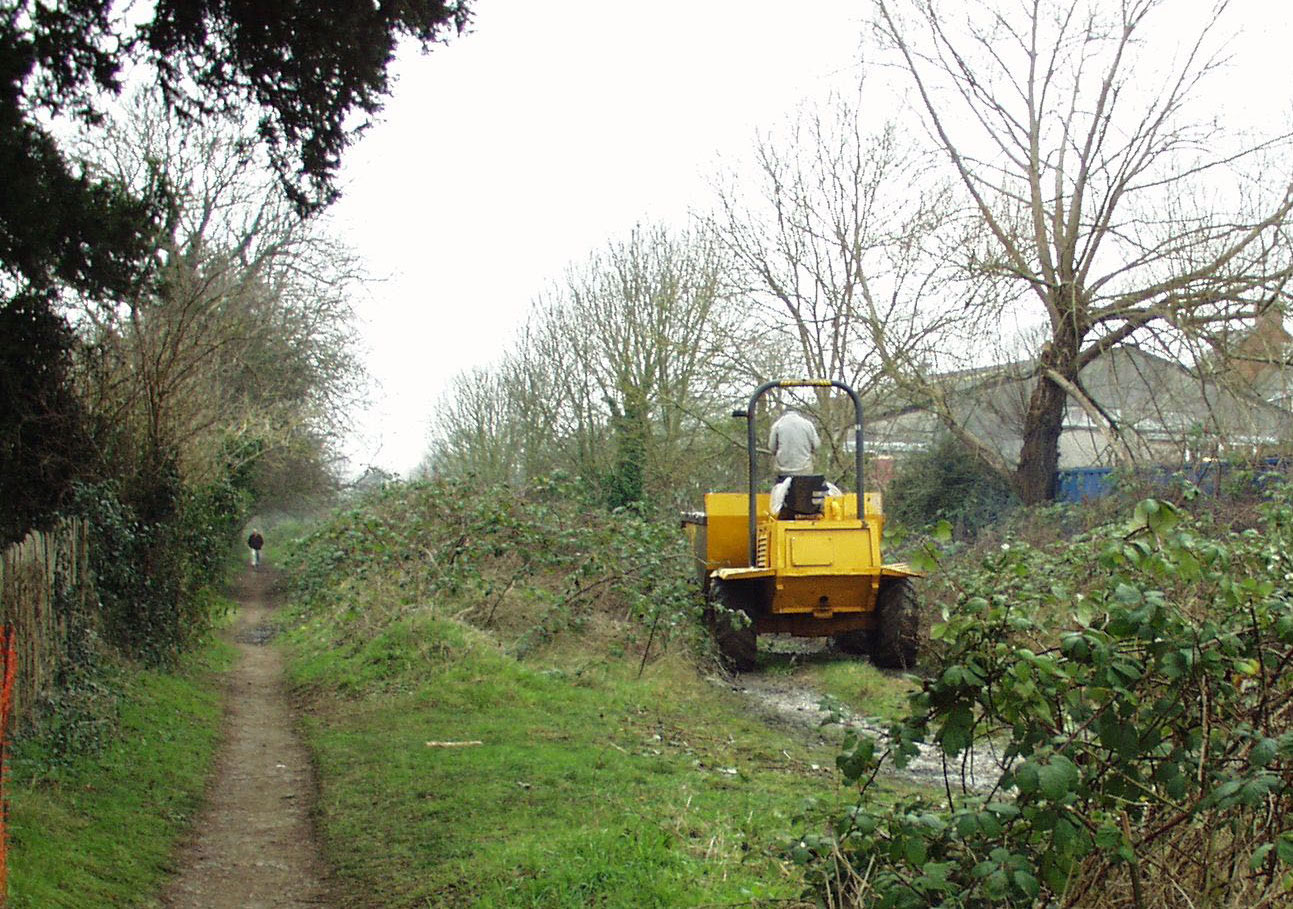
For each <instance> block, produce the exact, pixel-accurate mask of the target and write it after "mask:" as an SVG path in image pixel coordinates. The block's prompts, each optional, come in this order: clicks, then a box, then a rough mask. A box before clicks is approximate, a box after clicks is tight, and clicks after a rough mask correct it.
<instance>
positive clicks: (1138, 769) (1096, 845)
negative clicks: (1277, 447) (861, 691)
mask: <svg viewBox="0 0 1293 909" xmlns="http://www.w3.org/2000/svg"><path fill="white" fill-rule="evenodd" d="M1262 511H1263V515H1264V518H1265V521H1266V525H1265V528H1264V531H1265V532H1264V533H1260V534H1258V533H1235V534H1226V535H1221V536H1217V537H1213V536H1209V535H1204V534H1200V533H1199V532H1198V530H1199V528H1198V527H1197V526H1196V525H1195V524H1194V523H1193V522H1192V521H1190V520H1189V519H1187V518H1186V517H1185V516H1184V515H1183V514H1182V513H1181V512H1180V511H1179V510H1178V509H1177V508H1175V507H1173V506H1170V505H1167V504H1166V503H1162V502H1158V501H1155V500H1147V501H1145V502H1142V503H1141V504H1140V505H1139V506H1137V508H1136V510H1135V514H1134V516H1133V519H1132V520H1131V522H1129V523H1127V524H1123V525H1119V526H1111V527H1106V528H1104V529H1102V530H1101V531H1098V532H1095V533H1092V534H1090V535H1087V536H1084V537H1080V538H1078V539H1076V540H1074V541H1071V542H1070V543H1069V544H1068V545H1067V546H1066V547H1064V548H1062V549H1059V550H1057V551H1056V552H1054V553H1048V552H1043V551H1040V550H1037V549H1035V548H1033V547H1029V546H1026V545H1012V544H1010V543H1004V544H1002V546H1001V547H1000V549H999V550H998V551H997V552H996V553H995V554H993V555H991V556H989V557H987V558H985V559H984V560H983V561H982V562H980V563H979V564H978V565H977V566H976V567H975V568H974V569H973V570H970V571H966V572H964V576H963V578H962V579H961V588H962V591H961V596H960V600H959V603H958V605H957V607H956V608H955V609H953V610H951V611H949V614H948V615H947V616H946V621H945V622H944V623H943V624H942V625H941V626H938V627H936V628H935V629H934V632H933V635H934V637H935V638H937V639H938V640H939V641H940V642H941V643H942V645H943V647H944V648H945V650H944V653H943V655H942V658H941V660H940V661H939V664H938V666H937V667H936V668H935V669H934V671H933V674H932V675H931V677H930V678H928V679H927V680H926V681H925V682H924V684H923V687H922V690H921V691H920V692H918V693H917V694H915V695H913V697H912V699H911V702H910V706H911V712H910V715H909V716H908V717H907V718H906V719H905V720H904V721H902V722H900V723H898V724H896V725H895V726H894V728H893V729H892V730H891V736H892V738H891V746H890V750H891V752H892V754H893V757H894V758H895V759H896V761H897V763H898V764H900V765H901V764H903V763H905V762H906V761H907V760H909V759H910V758H911V757H912V756H913V755H914V754H915V753H916V751H917V746H918V745H919V744H921V743H928V745H930V746H933V747H936V748H937V749H939V750H940V751H941V753H942V754H943V755H944V756H945V758H946V761H947V764H946V765H945V766H947V767H948V768H949V772H948V775H947V780H946V789H945V796H944V798H941V799H937V800H935V799H932V798H929V797H916V798H912V799H908V800H906V801H903V802H901V803H899V804H897V805H896V806H894V807H892V808H884V809H881V808H876V807H874V806H872V805H871V804H870V802H869V800H868V798H867V791H868V789H869V788H870V786H871V781H872V780H873V779H874V775H875V773H876V770H877V768H878V766H879V762H880V761H881V759H882V757H883V755H882V753H881V750H880V747H879V746H878V744H877V743H876V741H875V740H874V739H872V738H870V737H867V736H853V737H852V738H851V739H850V740H849V741H848V742H847V744H846V747H845V750H844V752H843V753H842V754H841V755H840V757H839V759H838V763H839V767H840V769H841V771H842V772H843V774H844V776H845V778H846V779H847V780H849V781H851V782H854V783H857V784H858V787H859V792H860V796H861V797H860V799H859V801H858V804H857V805H856V806H855V807H854V808H853V810H851V811H850V812H849V813H848V814H847V815H845V816H844V817H841V818H838V819H836V820H835V821H834V823H833V825H832V828H831V831H830V834H829V835H828V836H826V837H820V836H819V837H817V838H816V839H812V838H807V839H804V840H803V841H802V843H801V846H800V852H799V854H798V857H799V859H800V860H801V861H803V862H804V863H805V864H808V865H809V866H810V867H811V869H812V873H813V875H814V876H815V877H814V879H815V881H816V885H817V887H818V890H819V894H822V895H824V894H828V893H829V894H832V895H834V896H841V895H842V894H843V895H846V896H847V898H848V899H849V900H852V901H853V902H855V903H856V904H857V905H860V906H867V907H916V906H927V905H934V904H938V905H945V906H949V907H956V906H966V907H968V906H986V905H1013V906H1032V905H1037V904H1044V905H1052V906H1077V905H1080V906H1106V905H1114V904H1117V905H1133V906H1137V907H1147V906H1151V905H1152V906H1177V905H1182V906H1184V905H1209V906H1234V907H1239V906H1253V905H1259V904H1260V905H1275V904H1280V905H1283V904H1284V903H1285V902H1286V901H1287V899H1288V896H1289V892H1290V888H1291V887H1293V821H1290V820H1289V818H1290V817H1293V814H1290V812H1291V811H1293V723H1291V722H1290V717H1291V716H1293V709H1290V707H1289V706H1288V705H1289V704H1290V699H1289V694H1290V688H1293V680H1290V677H1289V674H1288V672H1287V668H1288V666H1289V665H1290V664H1291V663H1293V597H1291V596H1290V593H1289V591H1288V588H1287V579H1288V578H1289V577H1293V560H1291V558H1290V556H1289V554H1288V551H1289V548H1290V544H1293V502H1291V501H1290V498H1289V496H1288V494H1287V492H1286V491H1284V490H1280V491H1279V492H1278V493H1277V494H1275V495H1274V496H1273V498H1272V499H1271V501H1269V502H1267V503H1266V504H1265V505H1264V506H1263V509H1262ZM1056 619H1062V620H1063V621H1055V620H1056ZM971 771H973V776H974V777H975V778H976V779H974V780H972V779H970V776H971ZM975 783H977V784H978V785H977V786H976V785H974V784H975ZM1184 894H1188V895H1189V896H1188V897H1186V896H1184ZM1190 900H1194V902H1190Z"/></svg>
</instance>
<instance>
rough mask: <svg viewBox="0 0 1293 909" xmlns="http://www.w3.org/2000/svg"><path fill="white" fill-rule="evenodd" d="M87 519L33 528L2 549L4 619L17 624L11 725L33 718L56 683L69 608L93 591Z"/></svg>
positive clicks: (0, 613) (0, 614) (0, 606)
mask: <svg viewBox="0 0 1293 909" xmlns="http://www.w3.org/2000/svg"><path fill="white" fill-rule="evenodd" d="M86 532H87V524H86V522H85V521H84V520H81V519H71V520H67V521H64V522H63V523H62V524H60V525H59V526H58V527H56V528H55V529H54V530H52V531H49V532H48V533H41V532H38V531H33V532H32V533H31V534H29V535H28V536H27V538H26V539H24V540H23V541H22V542H21V543H15V544H14V545H12V546H10V547H9V548H8V549H5V550H4V551H3V554H2V555H0V624H3V625H8V626H11V627H12V628H13V639H14V644H15V649H16V655H17V662H18V671H17V675H16V678H15V680H14V688H13V705H12V706H13V722H12V725H13V727H16V728H21V727H22V726H23V725H24V724H25V723H26V722H27V721H28V720H29V719H30V718H31V714H32V711H33V709H34V708H35V706H36V704H37V702H38V700H39V698H40V695H41V694H42V693H43V692H44V691H45V690H46V689H47V688H48V687H49V686H50V685H51V684H52V683H53V681H54V679H55V677H56V675H57V673H58V669H59V665H60V664H61V662H62V659H63V655H64V653H65V652H66V646H67V618H68V615H67V613H68V610H69V609H73V608H83V607H84V606H85V598H86V597H87V596H88V595H89V590H90V584H89V568H88V563H87V558H86V557H87V549H86Z"/></svg>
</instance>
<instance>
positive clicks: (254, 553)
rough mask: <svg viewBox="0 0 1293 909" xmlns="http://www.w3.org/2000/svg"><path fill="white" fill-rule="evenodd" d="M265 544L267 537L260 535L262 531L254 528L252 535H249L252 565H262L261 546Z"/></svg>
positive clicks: (255, 566) (248, 543)
mask: <svg viewBox="0 0 1293 909" xmlns="http://www.w3.org/2000/svg"><path fill="white" fill-rule="evenodd" d="M264 545H265V538H264V537H262V536H261V535H260V531H259V530H256V529H254V528H253V530H252V532H251V536H249V537H247V547H248V548H249V549H250V550H251V567H252V568H259V567H260V548H261V547H262V546H264Z"/></svg>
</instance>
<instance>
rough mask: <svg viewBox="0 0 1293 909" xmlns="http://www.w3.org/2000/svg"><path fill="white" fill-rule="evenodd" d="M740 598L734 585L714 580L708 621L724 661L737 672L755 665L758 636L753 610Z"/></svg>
mask: <svg viewBox="0 0 1293 909" xmlns="http://www.w3.org/2000/svg"><path fill="white" fill-rule="evenodd" d="M736 599H737V598H736V596H735V595H734V592H733V591H732V589H731V588H730V587H728V586H727V585H726V584H724V583H723V582H722V581H720V580H717V579H715V580H713V581H711V582H710V584H709V595H708V597H707V601H706V604H705V624H706V625H707V626H708V627H709V631H710V634H712V635H713V636H714V645H715V646H716V647H717V648H718V656H719V659H721V660H722V661H723V665H724V666H726V667H727V668H728V669H733V670H735V671H737V672H746V671H748V670H750V669H753V668H754V665H755V660H756V658H757V656H758V637H757V635H756V634H755V633H754V623H753V622H751V621H750V616H749V613H747V612H746V611H745V610H744V609H742V608H741V607H740V606H739V605H738V604H737V603H736Z"/></svg>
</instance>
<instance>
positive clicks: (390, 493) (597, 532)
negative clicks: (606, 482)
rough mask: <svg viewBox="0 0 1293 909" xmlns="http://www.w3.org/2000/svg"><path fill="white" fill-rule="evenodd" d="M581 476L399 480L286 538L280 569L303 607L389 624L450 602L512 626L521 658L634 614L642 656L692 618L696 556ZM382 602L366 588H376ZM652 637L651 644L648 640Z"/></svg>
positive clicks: (632, 639) (471, 616)
mask: <svg viewBox="0 0 1293 909" xmlns="http://www.w3.org/2000/svg"><path fill="white" fill-rule="evenodd" d="M598 493H599V491H598V490H594V491H592V492H589V491H588V490H587V489H586V488H585V487H584V486H582V485H581V484H580V483H579V481H578V479H577V478H571V477H567V476H564V475H560V474H557V475H554V476H552V477H548V478H542V479H538V480H535V481H533V482H532V483H531V484H529V485H528V486H527V487H526V488H524V489H518V488H512V487H508V486H493V487H482V486H480V485H479V484H477V483H475V482H474V481H472V480H471V479H439V480H433V481H418V482H410V483H393V484H390V485H388V486H387V487H385V488H384V489H382V490H378V491H375V492H373V493H372V494H370V495H368V496H366V497H364V498H362V499H360V500H359V501H358V502H356V503H355V504H354V505H353V507H350V508H347V509H344V510H340V511H338V512H336V513H334V515H333V516H332V518H331V519H330V520H328V521H327V522H325V523H324V524H322V525H321V526H320V527H318V528H317V529H315V530H314V531H313V532H312V533H310V534H309V535H307V536H306V537H305V538H303V539H302V540H300V541H298V542H297V543H295V544H293V545H292V546H291V547H289V549H288V552H287V555H286V558H285V561H284V567H285V569H286V573H287V575H288V577H289V578H290V579H291V581H290V582H291V584H292V586H293V592H294V594H295V599H296V600H297V602H298V603H300V604H301V605H302V606H303V607H304V608H305V609H306V610H307V611H309V610H329V611H331V612H334V613H338V614H340V615H342V616H343V617H344V618H347V619H349V620H351V621H352V624H356V625H359V624H368V625H373V624H375V625H382V624H384V623H386V622H388V621H391V620H394V619H396V618H397V617H398V616H399V615H400V614H401V612H402V611H404V610H405V609H407V608H410V607H411V606H415V605H417V604H425V603H437V604H450V605H451V606H452V608H453V609H454V611H455V612H457V613H458V614H461V615H462V616H463V617H464V618H467V619H468V620H469V621H471V622H473V623H474V624H477V625H480V626H482V627H486V628H495V629H498V628H499V626H500V625H501V624H502V622H503V621H504V620H505V619H506V620H507V621H508V622H509V623H510V624H511V625H512V626H514V627H512V628H511V629H510V630H511V631H513V632H516V633H515V635H514V637H513V640H512V643H511V644H510V647H511V648H512V649H513V651H514V652H516V653H518V654H523V653H524V652H525V651H527V650H528V649H530V648H532V647H534V646H535V645H537V644H540V643H542V642H544V641H547V640H550V639H551V638H552V637H553V636H555V635H556V634H558V633H560V632H561V631H562V630H563V629H565V628H569V627H576V626H579V625H580V624H582V623H583V622H585V621H587V619H588V618H589V617H590V616H591V614H592V613H593V612H594V611H602V612H607V613H610V614H613V615H614V616H615V617H616V618H618V619H623V620H626V621H627V622H628V629H629V631H628V634H629V640H627V641H626V643H628V644H636V643H639V642H640V643H642V645H643V659H645V658H646V656H647V654H648V653H649V651H650V650H651V647H652V646H654V644H655V643H656V642H657V641H659V642H660V643H661V644H662V645H663V644H666V643H667V642H668V641H669V640H671V639H672V638H673V637H674V636H676V635H678V634H679V633H683V632H690V631H691V630H692V629H693V628H694V627H695V621H694V620H695V615H696V614H697V613H698V611H699V601H698V595H697V592H696V588H695V584H694V582H693V581H692V580H691V577H690V566H691V563H692V555H691V551H690V549H688V548H687V546H686V545H685V542H684V541H683V539H682V535H681V534H679V533H678V532H677V528H676V526H674V525H673V524H672V523H668V524H665V523H661V522H656V521H651V520H649V519H648V518H646V517H644V516H642V515H641V514H640V513H639V512H638V511H637V510H636V509H634V508H618V509H615V510H613V511H607V510H606V508H605V507H604V506H603V505H601V504H600V503H599V502H598V501H597V499H596V496H597V495H598ZM377 583H380V585H384V586H388V587H390V588H392V589H393V590H394V591H395V593H394V595H393V596H392V597H388V598H387V601H386V602H385V603H383V604H376V603H373V602H372V601H371V598H368V599H365V598H363V597H362V596H360V595H359V594H360V591H361V590H363V589H371V588H372V587H373V586H374V585H375V584H377ZM644 635H645V640H642V638H643V636H644Z"/></svg>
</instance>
